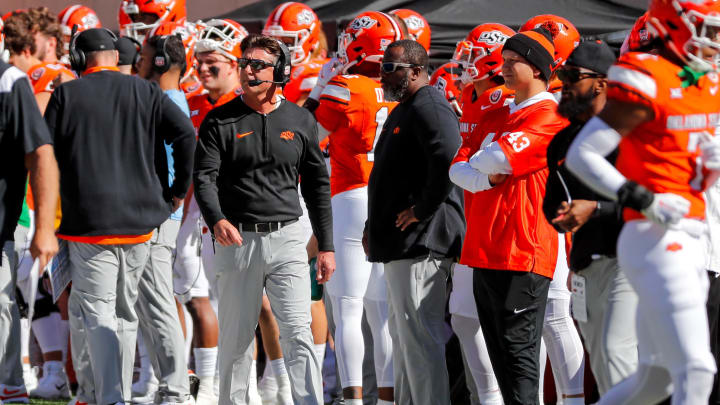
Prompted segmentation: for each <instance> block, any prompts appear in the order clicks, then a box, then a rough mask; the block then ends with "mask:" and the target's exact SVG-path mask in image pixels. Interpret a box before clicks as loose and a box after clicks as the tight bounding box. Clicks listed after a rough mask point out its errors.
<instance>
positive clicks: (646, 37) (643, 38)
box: [620, 11, 653, 55]
mask: <svg viewBox="0 0 720 405" xmlns="http://www.w3.org/2000/svg"><path fill="white" fill-rule="evenodd" d="M647 19H648V13H647V11H646V12H645V14H643V15H641V16H640V17H638V19H637V20H635V24H634V25H633V27H632V29H631V30H630V34H628V36H627V37H625V40H624V41H623V44H622V46H621V47H620V55H622V54H624V53H626V52H630V51H635V50H637V49H640V48H642V47H643V46H645V45H647V44H649V43H650V42H651V41H652V38H653V37H652V36H651V35H650V33H649V32H648V30H647V27H646V25H647Z"/></svg>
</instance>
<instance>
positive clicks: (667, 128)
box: [608, 52, 720, 220]
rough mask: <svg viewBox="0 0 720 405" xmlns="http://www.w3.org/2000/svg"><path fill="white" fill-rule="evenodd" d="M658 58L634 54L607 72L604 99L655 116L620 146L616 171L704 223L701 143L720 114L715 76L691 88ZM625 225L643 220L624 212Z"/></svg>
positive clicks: (675, 67)
mask: <svg viewBox="0 0 720 405" xmlns="http://www.w3.org/2000/svg"><path fill="white" fill-rule="evenodd" d="M683 80H686V73H683V69H682V67H681V66H678V65H676V64H674V63H672V62H670V61H669V60H667V59H664V58H662V57H660V56H656V55H650V54H645V53H639V52H629V53H627V54H625V55H623V56H622V57H621V58H620V59H619V60H618V61H617V62H616V64H615V65H613V66H612V67H611V68H610V70H609V72H608V82H609V86H608V98H609V99H614V100H618V101H620V102H625V103H632V104H642V105H645V106H647V107H648V108H650V109H651V110H652V112H653V114H654V117H653V119H652V120H651V121H647V122H645V123H643V124H641V125H639V126H637V127H636V128H635V129H634V130H633V131H632V132H630V133H629V134H627V135H626V136H624V137H623V139H622V141H621V142H620V153H619V154H618V158H617V162H616V164H615V165H616V167H617V168H618V170H619V171H620V172H621V173H622V174H623V175H625V176H626V177H627V178H628V179H630V180H633V181H635V182H637V183H639V184H641V185H643V186H645V187H647V188H648V189H649V190H650V191H652V192H655V193H673V194H677V195H679V196H681V197H683V198H685V199H687V200H688V201H690V212H689V214H688V217H691V218H697V219H702V218H704V217H705V200H704V199H703V196H702V192H703V190H705V188H706V186H707V185H706V181H705V177H706V176H707V175H708V174H709V172H708V171H707V169H705V168H704V167H703V164H702V159H701V157H700V144H701V143H702V141H703V139H704V138H706V137H709V136H714V135H715V133H716V127H717V125H718V113H720V93H718V88H719V87H720V84H719V83H718V81H719V80H718V74H717V73H715V72H710V73H707V74H705V75H704V76H702V77H700V78H699V79H697V82H696V83H692V84H691V83H689V82H687V81H686V82H685V83H684V82H683ZM624 217H625V220H631V219H639V218H643V215H642V214H641V213H639V212H637V211H634V210H630V209H626V210H625V212H624Z"/></svg>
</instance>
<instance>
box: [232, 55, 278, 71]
mask: <svg viewBox="0 0 720 405" xmlns="http://www.w3.org/2000/svg"><path fill="white" fill-rule="evenodd" d="M248 65H249V66H250V69H252V70H255V71H258V70H263V69H265V68H269V67H273V66H275V64H274V63H270V62H265V61H264V60H260V59H247V58H240V59H238V66H240V69H245V67H247V66H248Z"/></svg>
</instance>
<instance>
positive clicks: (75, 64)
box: [68, 24, 118, 73]
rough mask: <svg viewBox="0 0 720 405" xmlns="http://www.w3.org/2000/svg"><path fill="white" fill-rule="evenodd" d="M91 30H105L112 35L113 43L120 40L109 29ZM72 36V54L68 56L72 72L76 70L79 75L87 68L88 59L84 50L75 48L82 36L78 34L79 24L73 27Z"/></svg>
mask: <svg viewBox="0 0 720 405" xmlns="http://www.w3.org/2000/svg"><path fill="white" fill-rule="evenodd" d="M91 29H100V30H105V31H107V32H108V33H109V34H110V36H111V37H112V39H113V41H117V39H118V38H117V35H115V33H114V32H112V31H110V30H109V29H107V28H91ZM70 35H71V37H72V39H71V40H70V54H69V55H68V56H69V59H70V67H71V68H72V70H74V71H76V72H78V73H82V72H84V71H85V67H86V66H87V57H86V56H85V52H83V50H82V49H77V47H76V46H75V45H76V44H75V43H76V42H77V38H78V37H79V36H80V34H78V26H77V24H75V25H73V27H72V33H71V34H70Z"/></svg>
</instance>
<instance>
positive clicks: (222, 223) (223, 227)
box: [213, 219, 243, 246]
mask: <svg viewBox="0 0 720 405" xmlns="http://www.w3.org/2000/svg"><path fill="white" fill-rule="evenodd" d="M213 233H214V234H215V240H216V241H218V243H219V244H220V245H221V246H231V245H238V246H242V243H243V239H242V236H240V231H238V229H237V228H236V227H235V226H234V225H233V224H231V223H230V221H228V220H227V219H221V220H219V221H218V222H217V223H216V224H215V226H213Z"/></svg>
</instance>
